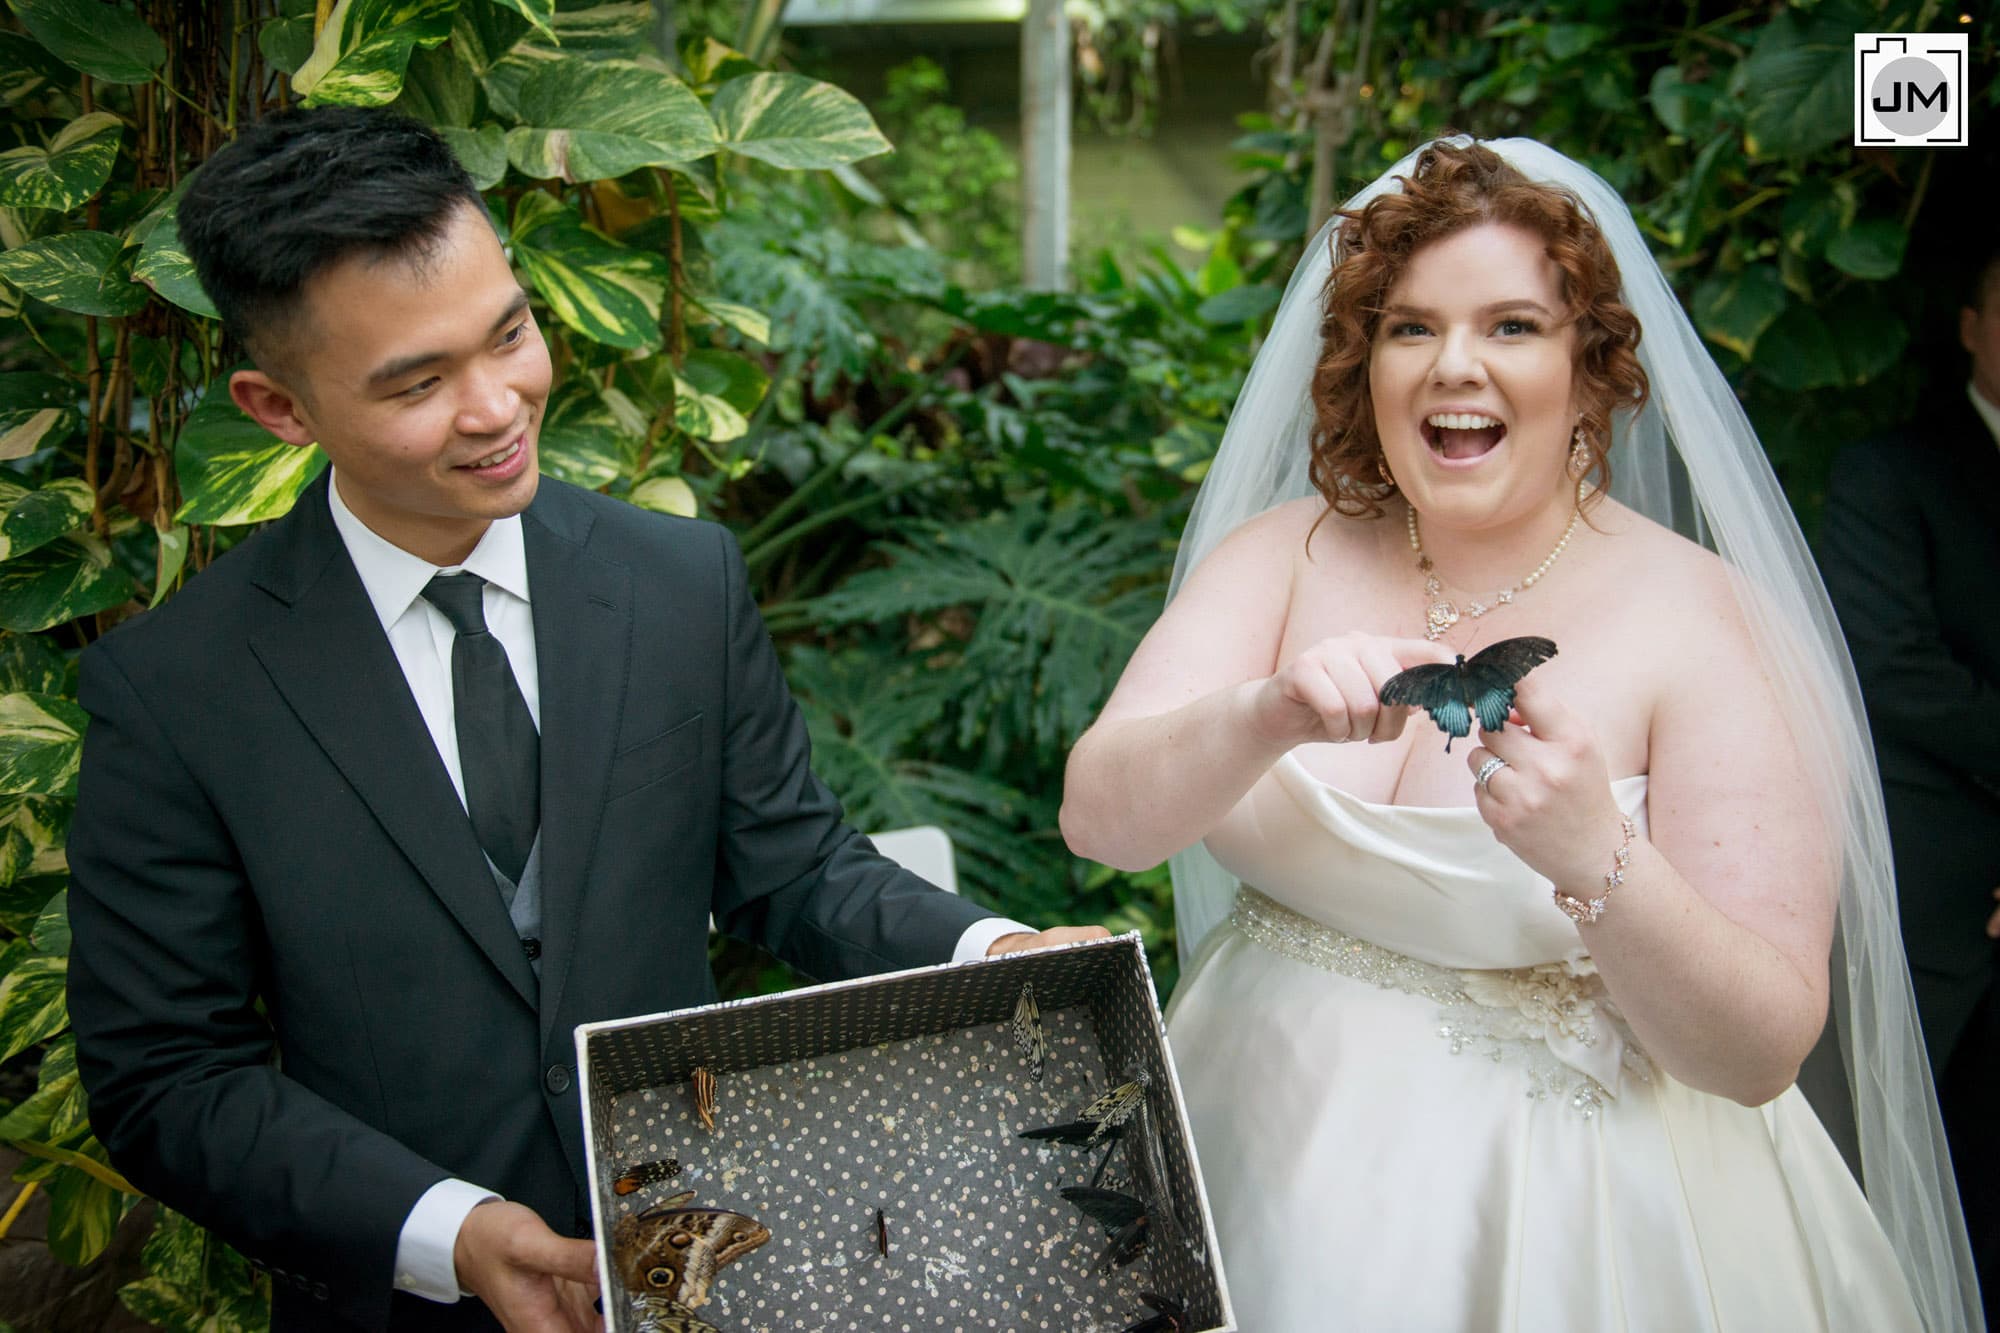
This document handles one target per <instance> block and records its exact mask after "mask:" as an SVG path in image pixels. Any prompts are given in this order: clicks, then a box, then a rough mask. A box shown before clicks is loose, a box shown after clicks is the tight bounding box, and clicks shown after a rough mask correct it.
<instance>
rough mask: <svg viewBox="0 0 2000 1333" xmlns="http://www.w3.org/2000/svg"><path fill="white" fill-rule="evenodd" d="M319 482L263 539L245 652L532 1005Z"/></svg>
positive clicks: (480, 865)
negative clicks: (264, 597)
mask: <svg viewBox="0 0 2000 1333" xmlns="http://www.w3.org/2000/svg"><path fill="white" fill-rule="evenodd" d="M326 485H327V479H326V477H325V476H322V477H321V478H320V480H319V481H318V482H317V483H315V484H314V485H313V486H312V487H311V488H310V489H308V490H307V491H306V493H305V494H303V495H301V496H300V497H299V501H298V503H297V504H296V505H295V506H294V507H293V510H292V513H291V514H290V515H289V516H287V517H286V518H285V519H284V520H283V521H282V522H280V523H277V524H274V525H273V526H272V528H271V529H270V530H269V532H268V533H267V534H265V535H264V537H263V538H261V539H260V541H259V546H260V548H261V553H262V556H263V560H262V564H261V567H260V569H259V570H258V571H257V572H254V573H253V574H252V576H251V577H252V580H253V581H254V582H256V583H257V584H258V586H260V587H262V588H263V589H264V590H265V591H267V592H269V593H270V594H271V595H272V598H273V600H271V601H269V602H265V603H263V604H261V605H260V606H258V607H257V608H256V609H255V611H254V613H253V615H252V617H251V632H250V648H251V651H252V652H254V653H255V654H256V655H257V659H258V661H260V662H261V663H262V664H263V666H264V669H265V671H266V672H268V673H269V674H270V677H271V680H272V682H273V684H275V685H276V686H277V688H278V691H279V692H280V693H281V694H283V695H284V697H285V701H286V702H287V703H288V704H289V705H290V706H291V708H292V711H293V712H294V713H295V714H297V716H298V718H299V721H300V722H302V723H303V724H304V725H305V728H306V730H307V731H309V732H310V733H311V734H312V737H313V739H314V740H315V741H316V742H318V744H319V746H320V748H321V749H322V750H324V751H325V752H326V755H327V757H328V758H329V759H331V760H332V761H333V763H334V765H335V766H336V767H338V768H339V769H340V771H341V773H342V775H343V776H345V777H346V779H347V781H348V782H349V783H350V784H351V785H352V786H353V788H354V791H355V794H356V795H357V796H359V797H360V798H361V800H362V801H363V803H365V804H366V805H367V806H368V809H369V810H370V812H371V813H373V815H374V816H375V819H376V821H377V822H378V823H380V824H381V826H382V828H383V830H384V831H385V832H386V833H388V835H389V837H390V838H392V839H394V841H395V843H396V845H397V846H398V847H399V848H400V849H401V850H402V852H403V855H404V856H405V857H407V858H408V859H409V861H410V864H411V865H412V866H414V867H415V868H416V871H417V873H418V874H419V875H421V876H422V877H423V879H424V881H425V883H427V884H428V885H429V886H430V888H431V890H432V892H434V893H436V894H437V896H438V897H439V898H440V899H442V900H443V902H444V904H445V906H446V908H448V909H449V910H450V912H451V914H452V916H453V917H455V918H456V919H457V921H458V923H459V925H460V926H461V927H462V928H463V929H464V930H465V933H466V934H467V935H469V936H471V937H472V940H473V942H474V943H476V944H477V945H478V946H479V948H480V951H481V952H483V953H484V954H485V955H486V956H487V958H489V959H490V960H491V961H492V963H493V965H494V966H495V967H497V968H499V969H500V971H501V973H502V974H503V975H505V976H506V978H507V980H508V981H509V982H510V983H511V984H512V985H513V987H514V989H515V991H516V992H518V993H519V994H520V996H521V998H522V999H523V1000H524V1001H526V1002H527V1003H528V1004H529V1005H533V1004H534V1003H535V998H536V985H535V976H534V972H533V970H532V969H531V968H530V967H529V966H528V961H527V957H526V955H525V954H523V952H522V950H521V942H520V939H519V938H518V937H517V936H516V935H515V933H514V928H513V925H512V923H510V922H509V921H508V919H507V911H506V908H505V907H504V906H503V905H502V904H501V901H500V895H499V893H498V891H497V890H496V889H495V886H494V883H493V877H492V874H491V873H490V872H489V871H488V870H487V868H486V861H485V857H484V856H483V855H482V853H481V852H480V850H479V842H478V840H477V839H476V838H475V837H474V836H473V832H472V823H471V821H470V820H468V819H467V818H466V817H465V807H464V806H462V805H460V804H459V801H458V795H457V793H456V792H454V791H453V790H452V785H451V778H450V776H449V775H448V774H447V773H446V772H445V768H444V764H443V761H441V760H440V759H439V758H438V756H437V751H436V748H435V746H434V745H433V744H432V741H431V735H430V731H429V729H428V728H427V727H426V726H425V725H424V720H423V715H422V714H421V713H420V712H418V710H417V705H416V700H415V699H413V698H412V697H411V695H410V691H409V687H408V685H407V683H406V682H405V681H404V679H403V672H402V667H401V666H400V665H399V664H398V663H397V661H396V655H395V652H394V651H393V650H392V649H391V648H390V647H389V640H388V637H387V636H386V635H385V634H383V632H382V624H381V622H380V621H379V620H378V619H376V616H375V611H374V608H373V607H372V606H371V605H370V604H369V601H368V595H367V593H366V592H365V591H364V590H363V588H362V586H361V579H360V576H359V575H357V574H356V573H355V572H354V566H353V563H352V562H351V561H350V560H349V559H348V557H347V552H346V548H345V546H344V545H343V544H342V543H341V540H340V534H339V532H338V530H337V529H335V528H334V526H333V517H332V514H331V513H330V512H329V511H328V509H327V500H326V489H325V488H326ZM544 809H546V807H544ZM544 853H545V855H546V848H545V849H544Z"/></svg>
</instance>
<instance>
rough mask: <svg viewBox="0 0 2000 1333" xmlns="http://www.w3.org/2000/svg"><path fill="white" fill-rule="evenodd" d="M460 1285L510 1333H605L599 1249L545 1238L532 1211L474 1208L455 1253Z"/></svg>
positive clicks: (496, 1205) (550, 1235) (507, 1206)
mask: <svg viewBox="0 0 2000 1333" xmlns="http://www.w3.org/2000/svg"><path fill="white" fill-rule="evenodd" d="M451 1258H452V1264H453V1266H454V1267H455V1268H456V1269H457V1270H458V1282H459V1285H460V1286H462V1287H464V1288H465V1289H466V1290H467V1291H469V1292H471V1293H472V1294H473V1295H475V1296H477V1297H478V1298H479V1299H480V1300H482V1301H484V1302H486V1308H487V1309H489V1310H491V1311H492V1312H493V1317H494V1318H495V1319H498V1320H499V1321H500V1324H501V1326H502V1327H503V1328H505V1329H506V1330H507V1333H603V1330H604V1319H603V1317H602V1316H600V1315H599V1314H598V1313H597V1312H596V1310H595V1309H593V1308H592V1305H591V1302H592V1301H593V1300H594V1299H595V1297H596V1294H597V1245H596V1244H595V1242H592V1241H587V1240H571V1239H569V1238H568V1237H566V1236H558V1235H557V1234H556V1233H555V1232H553V1231H551V1230H549V1226H548V1224H547V1223H546V1222H544V1221H542V1219H541V1218H540V1217H539V1216H538V1215H537V1214H536V1213H535V1211H534V1209H532V1208H527V1207H524V1206H522V1205H521V1204H518V1203H507V1202H503V1201H501V1200H498V1199H494V1200H489V1201H488V1202H486V1203H482V1204H479V1205H478V1206H477V1207H475V1208H474V1209H473V1210H472V1211H471V1212H469V1213H467V1214H466V1215H465V1221H464V1222H463V1223H461V1224H460V1225H459V1228H458V1240H457V1241H456V1243H454V1244H453V1246H452V1251H451Z"/></svg>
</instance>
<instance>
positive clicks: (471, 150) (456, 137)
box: [438, 124, 507, 190]
mask: <svg viewBox="0 0 2000 1333" xmlns="http://www.w3.org/2000/svg"><path fill="white" fill-rule="evenodd" d="M438 133H439V134H440V135H442V136H443V138H444V141H445V142H446V143H448V144H450V145H451V151H452V155H453V156H455V157H456V158H458V164H459V165H460V166H462V167H464V168H465V171H466V174H467V175H469V176H471V177H472V183H473V184H474V185H477V186H478V187H479V188H480V189H482V190H489V189H492V188H493V187H494V186H495V185H498V184H499V183H500V178H501V177H503V176H505V175H506V174H507V132H506V131H505V130H503V129H501V128H500V127H499V126H498V125H490V124H489V125H481V126H480V127H479V128H478V129H476V130H462V129H458V128H457V127H455V126H451V125H446V126H443V127H441V128H440V129H439V130H438Z"/></svg>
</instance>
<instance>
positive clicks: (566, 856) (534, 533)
mask: <svg viewBox="0 0 2000 1333" xmlns="http://www.w3.org/2000/svg"><path fill="white" fill-rule="evenodd" d="M590 525H591V518H590V515H589V514H588V513H587V512H586V511H584V510H583V509H582V507H581V506H579V505H577V504H576V503H575V500H574V498H573V497H571V496H569V495H567V494H565V493H564V492H563V491H562V489H561V488H559V487H557V486H556V485H555V484H554V483H552V482H549V481H546V480H545V481H544V482H543V483H542V488H541V493H540V494H539V495H538V496H537V498H536V500H535V503H534V504H533V505H531V506H530V507H529V509H528V512H527V513H526V514H525V515H523V517H522V529H521V531H522V537H523V539H524V542H525V545H526V548H527V557H528V595H529V597H530V598H531V600H532V602H533V605H534V612H535V657H536V661H537V673H538V675H539V676H540V678H541V705H542V718H541V722H542V945H543V948H542V985H541V998H542V1006H541V1009H542V1026H543V1029H544V1031H543V1039H544V1040H547V1039H548V1037H549V1032H550V1030H552V1028H553V1026H554V1023H555V1016H556V1014H557V1013H558V1011H559V1009H560V1006H561V1002H562V994H563V986H564V983H565V982H566V981H567V980H568V977H569V968H570V963H571V961H572V959H573V957H574V956H575V953H576V940H577V918H578V914H579V912H580V911H581V907H582V897H583V891H584V886H585V884H586V883H587V882H588V880H589V876H590V864H591V856H592V854H593V852H594V851H595V850H596V847H597V840H598V826H599V824H600V822H601V821H602V819H603V814H604V795H605V784H606V782H607V781H608V780H609V778H610V774H611V758H612V754H613V752H614V751H615V749H616V746H617V736H618V721H619V718H620V716H621V715H622V713H623V711H624V706H625V681H626V676H627V674H628V672H629V671H630V669H631V650H632V578H631V571H630V570H629V569H627V568H626V567H625V566H623V565H619V564H614V563H611V562H610V561H606V560H602V559H599V558H598V557H596V556H594V555H592V554H590V552H589V551H588V550H587V549H586V548H585V542H584V539H585V537H586V536H587V534H588V532H589V529H590Z"/></svg>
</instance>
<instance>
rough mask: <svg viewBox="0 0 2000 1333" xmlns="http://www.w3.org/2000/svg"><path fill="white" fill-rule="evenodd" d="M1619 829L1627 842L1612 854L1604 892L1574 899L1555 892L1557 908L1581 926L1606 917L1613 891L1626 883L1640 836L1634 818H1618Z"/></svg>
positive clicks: (1561, 892) (1622, 843)
mask: <svg viewBox="0 0 2000 1333" xmlns="http://www.w3.org/2000/svg"><path fill="white" fill-rule="evenodd" d="M1618 824H1619V827H1620V828H1621V829H1622V830H1623V831H1624V834H1625V841H1623V842H1621V843H1619V844H1618V850H1617V851H1615V852H1613V853H1612V854H1611V869H1609V870H1607V871H1605V872H1604V892H1602V893H1600V894H1598V895H1597V896H1596V897H1595V898H1588V899H1585V898H1572V897H1571V896H1570V895H1569V894H1567V893H1564V892H1563V891H1562V890H1561V889H1557V890H1556V891H1555V898H1556V906H1557V907H1560V908H1561V909H1562V913H1563V915H1564V916H1566V917H1568V918H1569V919H1570V920H1572V921H1574V922H1576V923H1577V924H1578V925H1579V926H1583V925H1588V924H1590V923H1591V922H1593V921H1595V920H1597V918H1599V917H1601V916H1603V915H1604V904H1605V903H1606V902H1608V901H1610V898H1611V891H1612V890H1613V889H1615V888H1617V887H1618V886H1619V885H1620V884H1623V883H1624V882H1625V867H1626V866H1628V865H1630V864H1631V862H1632V839H1633V838H1634V837H1636V836H1637V835H1638V832H1639V831H1638V829H1637V828H1635V827H1633V824H1632V816H1630V815H1620V816H1618Z"/></svg>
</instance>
